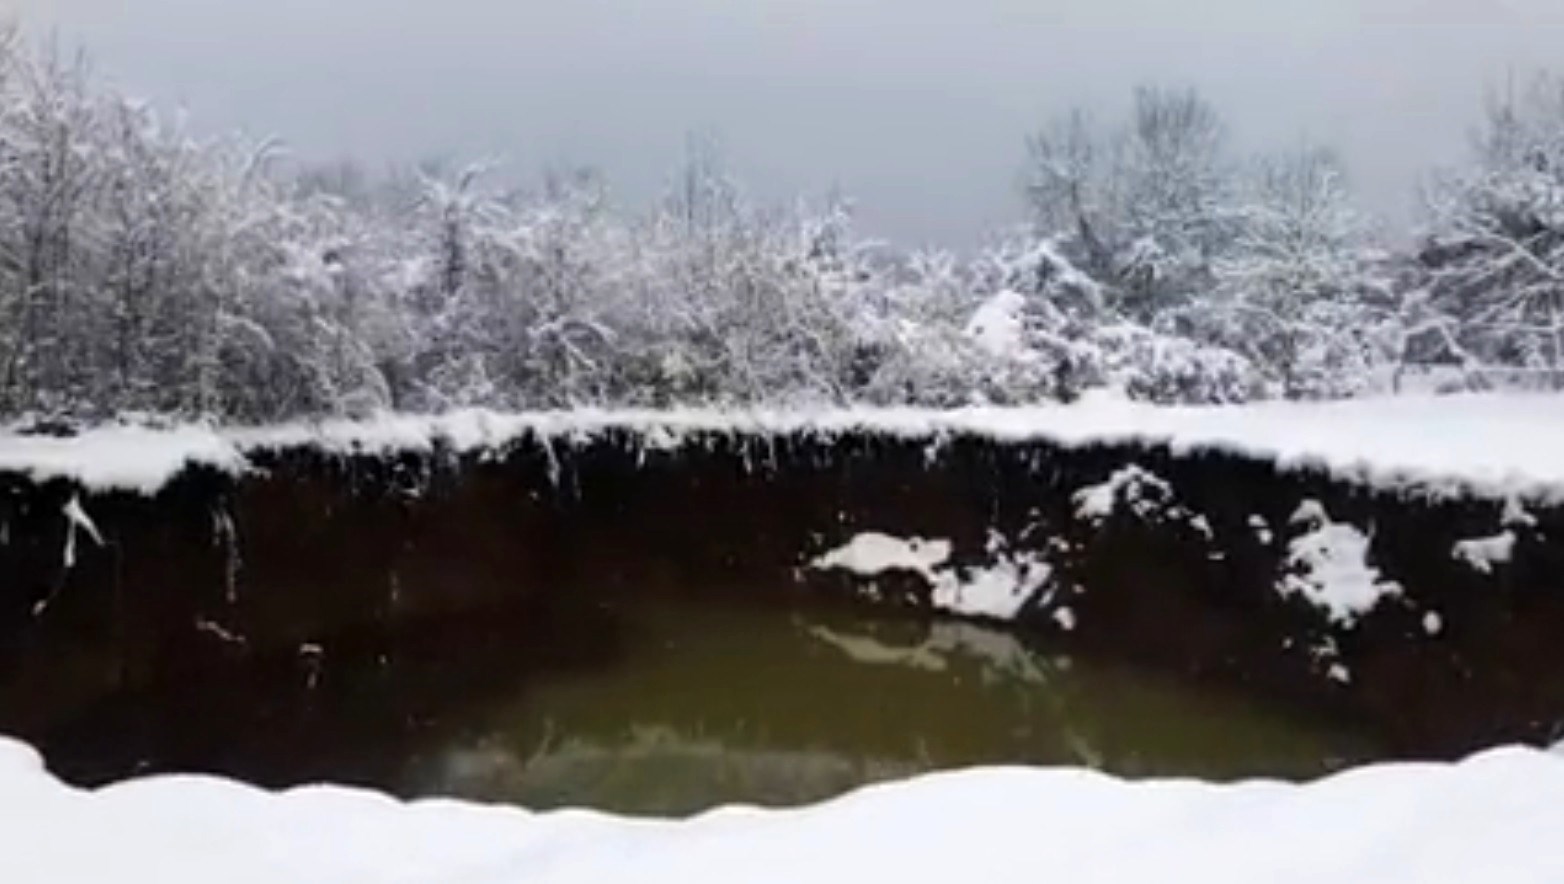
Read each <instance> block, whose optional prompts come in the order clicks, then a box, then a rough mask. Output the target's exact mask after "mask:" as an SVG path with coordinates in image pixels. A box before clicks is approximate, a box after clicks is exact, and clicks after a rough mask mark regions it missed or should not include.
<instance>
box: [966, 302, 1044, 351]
mask: <svg viewBox="0 0 1564 884" xmlns="http://www.w3.org/2000/svg"><path fill="white" fill-rule="evenodd" d="M1025 308H1026V298H1025V297H1024V296H1023V295H1021V294H1020V293H1019V292H1014V291H1010V290H1008V289H1006V290H1003V291H1000V292H998V293H996V294H994V295H993V296H992V297H990V298H989V299H988V300H986V301H984V302H983V303H982V305H980V306H979V307H978V309H977V310H976V312H974V313H973V314H972V319H971V320H970V321H969V322H968V323H967V334H968V335H970V336H971V337H972V339H973V340H974V341H976V342H977V344H978V346H979V347H982V348H983V349H984V350H985V351H987V352H988V353H989V354H990V355H993V356H998V357H1000V358H1006V359H1020V358H1025V357H1026V356H1027V355H1028V353H1029V349H1028V347H1027V344H1026V326H1025V324H1024V322H1023V321H1022V316H1021V313H1022V311H1023V310H1024V309H1025Z"/></svg>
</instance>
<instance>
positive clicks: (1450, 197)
mask: <svg viewBox="0 0 1564 884" xmlns="http://www.w3.org/2000/svg"><path fill="white" fill-rule="evenodd" d="M1484 133H1485V134H1484V137H1483V139H1482V142H1481V144H1480V145H1479V147H1480V149H1479V150H1478V151H1477V152H1476V155H1475V157H1474V161H1473V164H1472V167H1471V168H1470V169H1469V170H1467V171H1466V173H1465V174H1462V175H1460V176H1457V177H1452V178H1449V179H1448V180H1445V181H1442V182H1439V183H1438V185H1437V186H1436V187H1434V188H1432V189H1431V191H1430V196H1431V198H1430V201H1429V203H1430V213H1429V218H1428V223H1429V229H1430V231H1431V232H1430V233H1429V235H1428V236H1427V237H1426V239H1424V240H1423V241H1422V242H1421V244H1420V246H1419V247H1418V248H1417V249H1416V250H1413V251H1410V252H1408V251H1405V250H1402V251H1395V250H1389V249H1386V248H1384V247H1383V245H1382V244H1381V243H1380V241H1379V238H1378V237H1377V236H1376V232H1375V230H1374V229H1373V227H1372V226H1371V225H1370V224H1368V223H1367V222H1366V220H1365V219H1364V218H1363V217H1362V216H1361V215H1360V214H1359V213H1358V212H1357V211H1356V210H1355V208H1354V207H1353V204H1352V198H1351V194H1350V192H1349V191H1348V189H1347V186H1346V181H1345V176H1344V174H1343V171H1342V169H1341V167H1340V164H1339V163H1338V162H1337V160H1336V158H1335V157H1334V156H1333V155H1332V154H1331V153H1330V152H1329V151H1328V150H1326V149H1323V148H1305V149H1300V150H1298V151H1296V152H1293V153H1291V154H1287V155H1278V156H1267V157H1238V156H1235V155H1234V153H1233V151H1232V150H1231V148H1230V146H1229V144H1228V143H1227V141H1226V138H1225V132H1224V126H1223V123H1222V120H1221V119H1220V117H1219V116H1218V114H1217V113H1216V112H1215V111H1214V110H1213V108H1212V107H1211V106H1210V105H1209V104H1207V103H1206V102H1205V101H1204V100H1203V99H1201V98H1200V97H1199V96H1198V95H1196V94H1193V93H1190V92H1180V91H1162V90H1151V89H1148V90H1143V91H1141V92H1140V93H1138V94H1137V96H1136V101H1135V105H1134V108H1133V111H1132V113H1131V114H1130V115H1129V116H1128V118H1127V119H1125V120H1120V121H1113V122H1111V123H1108V124H1098V123H1097V122H1094V121H1093V120H1092V119H1090V118H1089V117H1088V116H1087V115H1086V114H1084V113H1075V114H1071V115H1069V116H1067V117H1066V118H1064V119H1062V120H1059V121H1056V122H1055V123H1054V124H1052V125H1050V126H1048V127H1046V128H1045V129H1044V130H1043V131H1041V132H1040V133H1038V134H1037V135H1035V136H1034V137H1033V138H1031V139H1030V140H1029V142H1028V148H1029V149H1028V152H1027V160H1026V165H1025V188H1024V194H1023V195H1024V205H1025V207H1026V208H1027V210H1028V212H1029V214H1030V217H1029V219H1028V224H1027V225H1025V229H1024V231H1021V232H1017V233H1015V234H1013V235H1010V236H1007V237H1004V238H1002V239H1001V240H999V241H998V242H996V244H995V245H993V246H992V247H991V248H988V249H985V250H982V251H981V252H980V253H979V254H977V255H975V256H972V257H969V258H958V257H955V256H953V255H949V254H941V253H905V252H901V251H898V250H895V249H893V248H887V247H883V246H875V245H871V244H869V243H866V242H865V241H863V240H862V239H860V238H859V237H857V236H856V235H855V234H854V233H853V230H852V226H851V219H850V212H849V206H848V204H847V203H846V202H845V201H844V200H841V199H835V198H827V199H825V200H822V201H820V202H819V203H818V204H817V205H813V206H809V205H805V204H803V203H800V204H798V205H794V206H787V207H783V208H775V207H765V206H759V205H756V204H755V203H753V202H752V201H750V200H748V199H746V198H745V196H744V194H743V192H742V190H741V189H740V188H739V187H738V186H737V184H736V183H735V182H734V181H733V180H732V179H731V178H730V177H729V176H728V175H727V174H726V173H725V172H724V170H723V168H722V165H721V163H720V160H719V157H718V156H717V155H716V152H715V151H714V150H712V149H711V148H710V146H709V145H707V144H705V143H703V142H700V141H698V140H697V141H692V144H691V148H690V151H689V154H688V156H687V158H686V161H685V163H684V165H683V166H682V167H681V168H680V169H678V170H677V171H676V173H675V174H674V175H673V176H671V182H670V186H669V188H668V192H667V194H666V197H665V198H664V199H663V200H662V201H660V202H659V203H658V204H657V205H655V206H653V207H652V208H650V209H647V210H645V211H637V212H630V211H624V210H622V209H619V208H617V207H615V206H614V205H613V204H612V203H611V202H610V200H609V198H608V194H607V190H606V188H605V186H604V183H603V182H602V181H601V180H600V179H599V178H598V177H596V176H594V175H592V174H589V173H584V172H583V173H572V174H564V175H552V176H546V177H545V178H544V180H542V181H541V182H539V183H538V185H537V186H536V187H533V188H529V189H522V190H503V189H498V188H494V187H490V186H487V185H486V180H485V175H484V174H483V170H481V169H438V168H424V169H419V170H411V171H408V172H405V173H397V174H389V175H383V176H369V175H366V174H364V173H362V172H360V171H359V170H357V169H355V168H354V167H352V166H347V165H341V166H334V167H323V168H310V169H299V168H296V167H288V166H287V165H285V164H283V163H279V162H276V157H275V151H274V150H273V148H272V147H271V146H270V145H267V144H251V143H245V142H242V141H234V140H222V141H211V140H200V139H196V138H194V137H192V136H191V135H190V134H189V133H188V132H187V131H185V130H184V129H183V128H182V127H181V126H179V125H175V124H170V123H169V122H167V121H166V120H164V119H160V118H159V116H158V115H157V114H155V113H153V112H152V111H151V110H150V109H148V108H147V107H145V106H144V105H142V104H140V103H138V102H135V101H132V100H129V99H127V98H125V97H123V96H120V95H117V94H115V93H114V92H112V91H110V90H107V89H104V88H101V87H99V86H98V85H97V84H96V83H95V82H94V80H93V78H92V76H91V75H90V71H89V69H88V67H87V66H86V65H85V64H84V63H82V62H80V61H79V60H72V59H65V58H62V57H60V56H59V55H58V54H57V53H55V52H52V51H35V50H33V49H31V48H29V47H28V46H26V45H25V44H24V41H22V40H21V39H19V38H18V37H17V36H16V35H15V34H10V35H4V36H0V417H4V418H7V419H15V418H18V417H21V416H27V415H31V416H42V417H63V418H71V419H79V420H98V419H104V418H107V417H111V416H114V415H121V414H126V413H132V412H135V413H147V414H157V415H172V416H179V417H214V418H221V419H227V420H237V421H270V420H278V419H284V418H289V417H295V416H303V415H329V414H360V413H366V412H371V411H375V410H378V409H388V408H389V409H397V410H405V411H425V410H443V409H448V408H452V407H460V406H466V405H487V406H492V407H497V408H511V409H517V408H538V407H567V406H572V405H579V404H597V405H642V406H668V405H673V404H703V405H719V406H723V405H727V406H731V405H746V404H758V403H764V404H768V405H808V404H815V403H836V404H841V403H858V402H863V403H876V404H918V405H930V406H953V405H960V404H966V403H972V402H993V403H1020V402H1035V401H1040V400H1048V399H1060V398H1070V397H1072V396H1075V395H1077V394H1078V393H1080V392H1081V391H1083V390H1086V389H1089V388H1092V387H1098V386H1116V387H1120V388H1123V389H1125V390H1126V391H1128V392H1129V393H1130V394H1131V395H1134V396H1138V397H1142V398H1147V399H1153V400H1157V401H1166V402H1173V401H1197V402H1228V401H1242V400H1247V399H1252V398H1258V397H1267V396H1290V397H1324V396H1343V395H1352V394H1356V393H1361V392H1364V391H1369V390H1379V389H1385V388H1387V387H1390V386H1392V385H1394V383H1395V378H1396V377H1397V376H1398V375H1399V374H1401V373H1403V372H1405V371H1406V370H1407V369H1408V367H1421V366H1426V365H1428V364H1441V365H1445V366H1447V367H1448V369H1447V371H1446V374H1447V375H1449V377H1450V379H1451V380H1452V381H1453V382H1454V383H1458V384H1466V385H1479V384H1483V383H1490V382H1492V379H1493V378H1494V377H1497V376H1499V375H1502V374H1504V373H1506V372H1508V373H1510V374H1514V375H1518V376H1521V377H1528V376H1531V377H1537V378H1543V379H1548V378H1554V377H1557V375H1558V370H1559V368H1560V366H1561V361H1564V318H1561V306H1564V305H1561V303H1560V295H1561V292H1564V236H1561V231H1564V84H1561V83H1560V81H1558V80H1554V79H1551V78H1541V79H1539V80H1538V81H1537V83H1536V85H1535V87H1534V88H1533V89H1532V90H1530V91H1528V92H1526V93H1525V94H1524V95H1523V96H1521V97H1518V98H1514V99H1508V100H1504V101H1497V102H1495V103H1494V104H1493V106H1492V107H1491V108H1490V109H1489V113H1488V115H1487V118H1486V121H1485V125H1484Z"/></svg>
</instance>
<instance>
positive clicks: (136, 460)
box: [0, 394, 1564, 496]
mask: <svg viewBox="0 0 1564 884" xmlns="http://www.w3.org/2000/svg"><path fill="white" fill-rule="evenodd" d="M608 429H624V430H629V431H632V432H635V433H638V434H639V435H640V436H641V438H642V439H643V440H644V443H645V444H646V445H647V447H648V448H657V449H666V448H673V447H677V446H679V445H680V444H683V442H684V441H685V439H686V438H687V437H688V435H689V434H691V433H696V432H701V431H717V432H735V433H754V434H761V435H770V434H776V433H784V432H807V433H815V434H822V435H830V434H835V433H842V432H849V431H860V430H870V431H876V432H881V433H886V434H890V435H894V436H898V437H904V438H908V437H910V438H931V439H937V438H939V437H942V436H948V435H952V434H966V433H971V434H980V435H986V436H990V437H993V438H996V439H1001V440H1022V439H1048V440H1053V441H1056V442H1060V443H1064V444H1087V443H1091V442H1096V441H1122V440H1131V439H1139V440H1146V441H1152V442H1165V443H1168V444H1170V445H1172V446H1173V447H1174V448H1176V449H1181V450H1183V449H1192V448H1202V447H1216V448H1222V449H1228V450H1233V451H1240V452H1247V453H1250V454H1253V455H1255V456H1259V457H1264V458H1269V459H1274V460H1276V461H1278V462H1280V463H1282V464H1284V465H1292V464H1303V463H1308V464H1317V465H1321V466H1324V467H1328V468H1330V469H1332V470H1334V471H1336V472H1338V473H1341V474H1345V475H1350V476H1353V477H1358V478H1368V479H1373V480H1377V481H1431V482H1447V481H1456V482H1462V483H1466V484H1470V485H1474V486H1477V487H1479V488H1481V489H1483V490H1485V491H1488V492H1491V493H1495V494H1498V493H1509V492H1513V491H1516V490H1521V491H1525V492H1527V493H1533V494H1538V493H1548V494H1551V495H1554V496H1564V457H1560V456H1559V454H1558V452H1560V451H1564V396H1556V395H1547V394H1492V395H1466V396H1449V397H1436V396H1402V397H1393V398H1378V399H1359V400H1350V401H1344V402H1331V403H1298V402H1267V403H1259V404H1253V405H1244V406H1227V407H1163V406H1154V405H1146V404H1142V403H1135V402H1130V401H1128V400H1125V399H1122V398H1118V397H1115V396H1111V395H1108V394H1102V395H1094V396H1090V397H1087V398H1086V399H1084V400H1083V401H1081V402H1078V403H1075V404H1073V405H1051V406H1040V407H1036V408H968V409H959V410H954V411H926V410H918V409H837V410H822V411H790V412H763V411H737V412H717V411H698V410H681V411H665V412H655V411H654V412H638V411H597V410H580V411H572V412H546V413H533V414H514V415H507V414H498V413H494V412H486V411H463V412H456V413H452V414H448V415H444V416H441V417H412V416H387V417H383V418H379V419H374V420H366V421H356V422H355V421H336V422H325V423H319V424H296V425H290V426H281V427H270V428H261V429H234V430H221V429H208V428H199V427H182V428H177V429H169V430H149V429H141V428H133V427H108V428H103V429H98V430H94V431H90V432H87V433H85V434H83V435H80V436H77V437H74V438H65V439H60V438H49V437H23V436H18V435H16V434H14V433H10V434H0V471H14V472H22V473H27V474H30V475H32V476H34V477H36V478H39V479H50V478H73V479H76V480H79V481H80V482H81V483H82V484H83V485H85V486H87V487H88V488H91V489H95V490H109V489H117V490H130V491H141V492H154V491H156V490H157V489H158V488H160V487H161V486H162V485H163V484H165V483H166V482H167V481H168V480H169V479H170V478H172V476H173V475H175V474H176V473H178V471H179V470H180V469H181V468H182V467H183V466H184V465H185V464H186V463H199V464H205V465H209V466H214V467H217V468H219V469H224V470H229V471H233V470H240V469H243V467H244V465H245V463H246V452H249V451H252V450H255V449H258V448H275V447H280V446H289V445H299V444H314V445H317V446H319V447H321V448H323V449H326V450H333V451H365V452H393V451H399V450H421V449H427V448H429V447H431V446H432V445H434V444H435V443H436V441H437V440H439V441H441V442H443V443H444V444H447V445H449V446H450V447H451V448H453V449H455V450H459V451H470V450H476V449H482V448H486V447H491V446H498V445H503V444H504V443H506V442H509V441H512V440H514V439H517V438H519V437H523V436H529V435H530V436H536V437H540V438H543V439H546V440H548V441H550V442H551V443H558V444H568V443H569V442H571V441H572V440H579V439H583V438H588V437H590V436H592V435H593V434H596V433H600V432H603V431H605V430H608Z"/></svg>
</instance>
